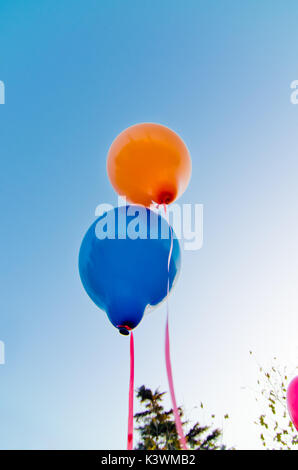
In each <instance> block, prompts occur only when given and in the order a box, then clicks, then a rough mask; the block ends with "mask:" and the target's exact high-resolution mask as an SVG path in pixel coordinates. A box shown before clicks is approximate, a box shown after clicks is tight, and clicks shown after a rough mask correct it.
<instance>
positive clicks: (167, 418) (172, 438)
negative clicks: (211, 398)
mask: <svg viewBox="0 0 298 470" xmlns="http://www.w3.org/2000/svg"><path fill="white" fill-rule="evenodd" d="M164 395H165V392H159V390H155V392H152V390H151V389H150V388H146V387H145V386H144V385H142V386H141V387H139V388H138V390H137V398H138V399H139V401H140V403H141V405H143V407H144V411H141V412H140V413H136V414H135V415H134V417H135V420H136V422H137V423H138V425H139V426H138V427H137V428H136V430H137V432H138V435H139V441H138V444H137V447H136V449H137V450H145V449H146V450H158V449H160V450H175V449H176V450H180V449H181V447H180V443H179V438H178V434H177V431H176V426H175V419H174V414H173V410H172V409H171V410H168V411H166V410H165V409H164V407H163V404H162V400H163V397H164ZM201 407H203V405H202V404H201ZM179 413H180V417H181V421H182V426H183V428H184V432H185V437H186V441H187V445H188V447H189V448H190V449H195V450H224V449H225V448H226V447H225V446H224V445H222V444H219V443H218V441H219V439H220V437H221V436H222V431H221V430H220V429H217V428H216V429H212V430H211V426H201V425H200V424H199V423H198V422H197V423H195V424H194V425H193V426H191V427H190V426H189V422H188V421H183V416H184V414H183V410H182V409H181V408H180V407H179ZM213 417H214V415H213ZM225 418H226V419H227V418H228V415H225Z"/></svg>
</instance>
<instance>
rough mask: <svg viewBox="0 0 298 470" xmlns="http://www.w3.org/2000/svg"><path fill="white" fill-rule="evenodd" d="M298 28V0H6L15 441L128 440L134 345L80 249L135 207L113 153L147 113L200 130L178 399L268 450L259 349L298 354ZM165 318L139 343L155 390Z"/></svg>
mask: <svg viewBox="0 0 298 470" xmlns="http://www.w3.org/2000/svg"><path fill="white" fill-rule="evenodd" d="M297 24H298V4H297V1H296V0H287V1H285V2H276V1H274V0H270V1H269V0H262V2H260V1H258V0H250V1H249V2H248V1H247V2H236V1H235V0H234V1H232V0H226V1H224V2H223V1H219V0H217V1H215V0H208V1H207V0H206V1H199V0H187V1H183V0H179V1H178V0H151V1H147V0H141V1H140V0H139V1H137V0H135V1H131V0H125V1H123V0H84V1H83V0H80V1H79V0H63V1H62V2H60V1H52V0H51V1H50V0H44V1H43V2H40V1H39V0H22V1H21V0H15V1H14V2H11V1H10V0H1V2H0V44H1V52H0V80H3V81H4V83H5V86H6V104H5V105H1V106H0V153H1V165H2V170H1V174H0V178H1V181H0V187H1V198H0V204H1V270H0V276H1V297H0V302H1V304H0V340H2V341H4V342H5V346H6V364H5V365H2V366H0V448H1V449H15V448H22V449H32V448H33V449H34V448H35V449H76V448H80V449H113V448H125V445H126V425H127V422H126V421H127V394H128V373H129V369H128V367H129V362H128V359H129V356H128V341H127V338H126V337H122V336H120V335H119V334H118V333H117V331H116V330H115V329H114V328H113V327H112V325H111V324H110V323H109V322H108V320H107V318H106V315H105V314H104V313H103V312H102V311H100V310H98V309H97V308H96V307H95V305H94V304H93V303H92V302H91V301H90V299H89V298H88V296H87V295H86V293H85V292H84V290H83V288H82V285H81V283H80V280H79V274H78V269H77V258H78V250H79V247H80V243H81V240H82V237H83V235H84V233H85V231H86V230H87V228H88V227H89V225H90V224H91V223H92V222H93V220H94V210H95V208H96V206H97V205H98V204H99V203H101V202H107V203H111V204H115V203H116V201H117V198H116V195H115V193H114V191H113V189H112V187H111V185H110V184H109V181H108V178H107V174H106V154H107V151H108V148H109V145H110V144H111V142H112V140H113V139H114V138H115V136H116V135H117V134H118V133H119V132H120V131H121V130H123V129H124V128H126V127H128V126H129V125H132V124H135V123H137V122H144V121H150V122H158V123H161V124H165V125H168V126H169V127H171V128H172V129H174V130H176V131H177V132H178V133H179V134H180V135H181V136H182V137H183V139H184V140H185V142H186V143H187V145H188V147H189V149H190V152H191V155H192V161H193V173H192V180H191V182H190V185H189V188H188V189H187V191H186V192H185V194H184V195H183V197H182V198H181V199H180V202H181V203H202V204H204V245H203V248H202V249H201V250H199V251H197V252H184V253H183V260H182V261H183V264H182V271H181V276H180V279H179V282H178V283H177V286H176V288H175V291H174V292H173V295H172V296H171V298H170V312H171V313H170V314H171V323H170V326H171V345H172V360H173V369H174V377H175V386H176V394H177V400H178V402H179V403H182V404H184V406H185V409H186V412H187V414H188V415H189V416H190V417H191V418H193V419H199V420H200V421H202V422H207V423H208V422H209V421H210V420H209V415H210V414H211V413H215V414H216V416H217V418H216V420H215V424H219V425H220V426H221V425H222V423H223V419H222V417H223V415H224V414H225V413H229V415H230V420H229V422H228V423H227V422H225V423H224V437H223V441H224V442H225V443H227V444H228V445H234V446H236V447H237V448H243V449H245V448H250V449H251V448H257V447H258V446H260V441H259V438H258V434H259V431H258V429H257V428H256V426H255V425H254V420H255V418H256V417H257V416H258V414H260V413H259V411H260V410H259V408H258V407H257V405H256V403H255V392H254V390H255V388H256V380H257V378H258V374H257V365H256V363H255V362H254V360H253V359H251V358H250V356H249V350H253V351H254V353H255V356H256V358H257V360H258V362H259V363H262V364H264V365H266V364H269V365H270V363H271V361H272V358H273V356H275V355H276V356H277V357H278V359H279V361H280V363H281V364H282V365H287V366H288V367H289V371H291V370H293V367H294V366H296V365H297V360H298V339H297V329H298V315H297V313H298V289H297V284H298V251H297V240H298V220H297V214H298V198H297V179H298V152H297V126H298V106H295V105H293V104H291V102H290V94H291V89H290V83H291V82H292V80H295V79H298V29H297ZM164 323H165V306H162V307H160V308H159V309H158V310H157V311H154V312H152V314H150V315H148V316H146V318H145V319H144V320H143V322H142V323H141V325H140V326H139V327H138V328H137V330H136V332H135V347H136V370H135V385H136V386H138V385H142V384H146V385H148V386H150V387H153V388H156V387H160V388H161V390H167V389H168V387H167V380H166V371H165V365H164V357H163V346H164V338H163V336H164ZM201 401H203V402H204V404H205V408H204V410H203V411H202V410H200V408H199V405H200V402H201ZM168 404H169V401H168ZM196 407H198V408H196Z"/></svg>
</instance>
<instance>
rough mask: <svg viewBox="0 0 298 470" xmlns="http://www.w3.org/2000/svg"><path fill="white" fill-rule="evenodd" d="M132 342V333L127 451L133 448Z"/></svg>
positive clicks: (131, 336)
mask: <svg viewBox="0 0 298 470" xmlns="http://www.w3.org/2000/svg"><path fill="white" fill-rule="evenodd" d="M134 369H135V358H134V341H133V332H132V331H131V333H130V377H129V396H128V431H127V450H132V447H133V392H134V391H133V386H134V375H135V371H134Z"/></svg>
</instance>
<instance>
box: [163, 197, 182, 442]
mask: <svg viewBox="0 0 298 470" xmlns="http://www.w3.org/2000/svg"><path fill="white" fill-rule="evenodd" d="M164 210H165V214H167V209H166V205H164ZM170 233H171V247H170V252H169V257H168V287H167V322H166V335H165V357H166V369H167V375H168V382H169V389H170V395H171V399H172V405H173V412H174V417H175V424H176V430H177V433H178V436H179V441H180V446H181V448H182V449H184V450H187V445H186V439H185V436H184V433H183V429H182V424H181V419H180V415H179V411H178V408H177V403H176V396H175V390H174V381H173V372H172V365H171V354H170V335H169V291H170V262H171V257H172V251H173V229H172V227H171V226H170Z"/></svg>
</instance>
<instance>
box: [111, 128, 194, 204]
mask: <svg viewBox="0 0 298 470" xmlns="http://www.w3.org/2000/svg"><path fill="white" fill-rule="evenodd" d="M107 170H108V176H109V178H110V181H111V183H112V186H113V187H114V189H115V190H116V192H117V193H118V194H120V195H121V196H126V198H127V200H128V201H129V202H132V203H135V204H142V205H144V206H147V207H148V206H150V205H151V204H152V203H153V202H155V203H157V204H170V203H171V202H173V201H175V199H177V198H178V196H180V195H181V194H182V193H183V192H184V191H185V189H186V187H187V185H188V182H189V180H190V175H191V159H190V155H189V151H188V149H187V147H186V145H185V143H184V142H183V140H182V139H181V138H180V137H179V136H178V135H177V134H176V133H175V132H174V131H172V130H171V129H169V128H168V127H165V126H162V125H160V124H151V123H143V124H136V125H134V126H131V127H128V128H127V129H125V130H124V131H123V132H121V134H119V135H118V136H117V137H116V139H115V140H114V142H113V143H112V145H111V147H110V150H109V153H108V160H107Z"/></svg>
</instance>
